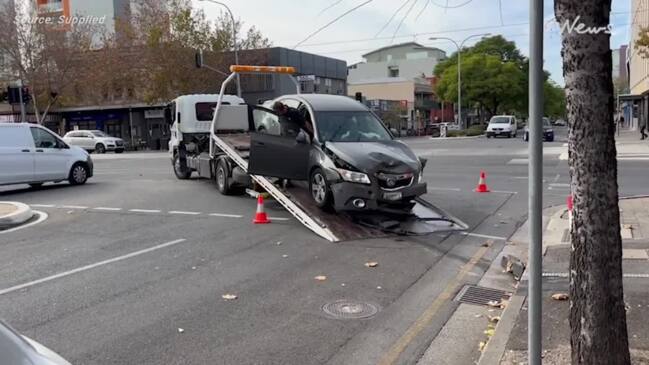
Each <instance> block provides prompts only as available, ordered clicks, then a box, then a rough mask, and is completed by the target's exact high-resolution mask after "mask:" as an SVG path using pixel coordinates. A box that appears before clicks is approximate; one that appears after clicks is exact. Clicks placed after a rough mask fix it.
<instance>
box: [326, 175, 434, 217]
mask: <svg viewBox="0 0 649 365" xmlns="http://www.w3.org/2000/svg"><path fill="white" fill-rule="evenodd" d="M331 193H332V194H333V200H334V208H335V209H336V211H357V212H362V211H371V210H380V211H390V212H400V211H402V210H403V209H405V208H407V209H406V210H407V211H409V210H410V208H411V206H409V203H410V202H411V201H412V200H413V199H414V198H416V197H418V196H421V195H423V194H425V193H426V183H419V184H412V185H410V186H407V187H404V188H401V189H398V190H393V191H386V190H383V189H381V188H380V187H379V186H378V185H377V184H376V183H373V184H372V185H365V184H358V183H352V182H347V181H341V182H337V183H333V184H331ZM399 193H400V194H399ZM399 195H400V196H399ZM357 199H361V200H363V203H364V204H363V206H362V207H359V206H357V205H355V204H354V201H355V200H357Z"/></svg>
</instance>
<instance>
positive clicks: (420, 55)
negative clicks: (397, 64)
mask: <svg viewBox="0 0 649 365" xmlns="http://www.w3.org/2000/svg"><path fill="white" fill-rule="evenodd" d="M425 58H428V52H426V51H423V52H409V53H406V59H407V60H421V59H425Z"/></svg>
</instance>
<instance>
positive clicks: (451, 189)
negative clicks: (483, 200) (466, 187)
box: [428, 186, 462, 191]
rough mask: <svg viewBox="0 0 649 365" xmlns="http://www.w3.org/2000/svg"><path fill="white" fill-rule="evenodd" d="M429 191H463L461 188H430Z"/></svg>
mask: <svg viewBox="0 0 649 365" xmlns="http://www.w3.org/2000/svg"><path fill="white" fill-rule="evenodd" d="M428 189H429V190H444V191H462V190H460V189H459V188H439V187H436V186H429V187H428Z"/></svg>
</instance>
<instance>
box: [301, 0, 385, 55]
mask: <svg viewBox="0 0 649 365" xmlns="http://www.w3.org/2000/svg"><path fill="white" fill-rule="evenodd" d="M372 1H374V0H367V1H366V2H364V3H361V4H359V5H356V6H355V7H353V8H351V9H349V10H347V11H346V12H344V13H342V14H340V15H339V16H337V17H336V18H335V19H334V20H332V21H330V22H329V23H327V24H325V25H323V26H322V27H320V28H318V29H317V30H316V31H315V32H313V33H311V34H309V35H308V36H307V37H306V38H304V39H303V40H301V41H300V42H298V43H297V44H296V45H295V46H293V49H295V48H297V47H298V46H299V45H301V44H302V43H304V42H306V41H308V40H309V39H311V38H312V37H313V36H315V35H316V34H318V33H320V32H321V31H323V30H325V29H326V28H327V27H329V26H330V25H332V24H333V23H335V22H337V21H338V20H340V19H342V18H343V17H345V16H346V15H348V14H349V13H352V12H354V11H355V10H357V9H358V8H360V7H363V6H365V5H367V4H369V3H371V2H372Z"/></svg>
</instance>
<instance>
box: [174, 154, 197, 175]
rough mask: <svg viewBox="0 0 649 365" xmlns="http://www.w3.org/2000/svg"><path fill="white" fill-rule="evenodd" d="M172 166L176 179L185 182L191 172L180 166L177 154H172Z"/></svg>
mask: <svg viewBox="0 0 649 365" xmlns="http://www.w3.org/2000/svg"><path fill="white" fill-rule="evenodd" d="M173 166H174V174H176V177H177V178H178V179H180V180H187V179H189V177H190V176H191V175H192V172H191V171H187V167H186V166H180V158H179V157H178V153H175V154H174V159H173Z"/></svg>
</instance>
